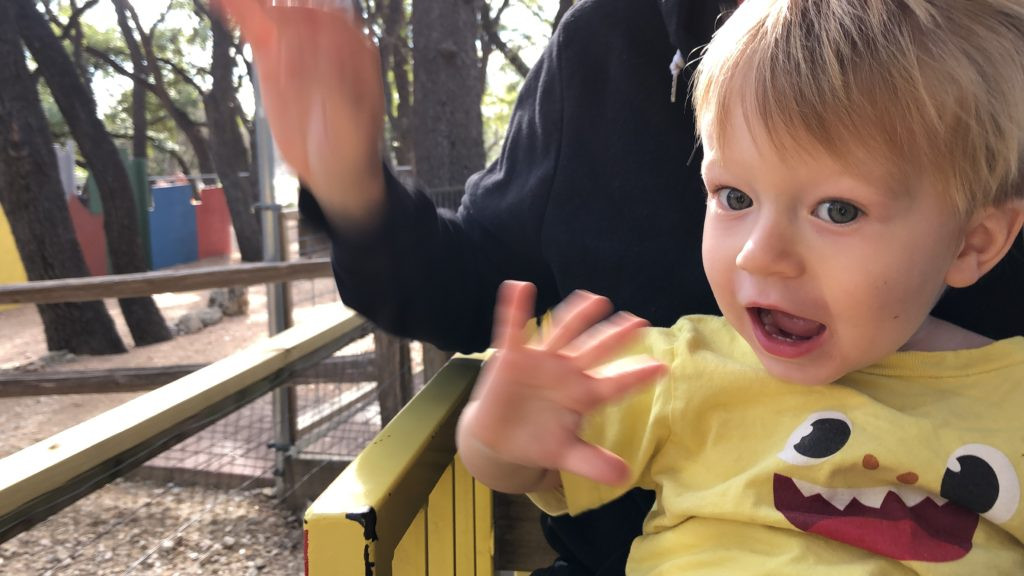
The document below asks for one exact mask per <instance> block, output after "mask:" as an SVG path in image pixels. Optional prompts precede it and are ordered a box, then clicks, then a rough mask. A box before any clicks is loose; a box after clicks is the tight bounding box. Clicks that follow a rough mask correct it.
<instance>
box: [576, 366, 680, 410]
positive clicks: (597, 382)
mask: <svg viewBox="0 0 1024 576" xmlns="http://www.w3.org/2000/svg"><path fill="white" fill-rule="evenodd" d="M666 371H668V366H666V365H665V364H663V363H661V362H658V361H657V360H655V359H654V358H650V357H634V358H627V359H625V360H623V361H621V362H616V363H615V364H613V365H610V366H607V367H603V368H602V369H601V370H600V374H599V375H597V376H596V377H594V384H593V386H592V389H593V391H594V401H595V402H596V404H595V405H594V406H590V407H587V408H586V410H587V411H589V410H593V409H594V408H595V407H596V406H597V405H599V404H607V403H608V402H614V401H615V400H617V399H618V398H620V397H622V396H624V395H626V394H628V393H630V392H632V391H634V390H638V389H640V388H644V387H646V386H649V385H650V384H652V383H653V382H654V381H655V380H657V379H658V378H660V377H661V376H663V375H664V374H665V372H666Z"/></svg>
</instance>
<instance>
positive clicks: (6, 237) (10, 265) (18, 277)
mask: <svg viewBox="0 0 1024 576" xmlns="http://www.w3.org/2000/svg"><path fill="white" fill-rule="evenodd" d="M26 280H28V276H27V275H26V274H25V265H24V264H23V263H22V261H21V255H20V254H19V253H18V246H17V245H16V244H15V243H14V234H13V233H12V232H11V223H10V222H8V221H7V215H6V214H4V211H3V210H2V209H0V284H16V283H21V282H25V281H26ZM8 308H14V305H0V311H2V310H7V309H8Z"/></svg>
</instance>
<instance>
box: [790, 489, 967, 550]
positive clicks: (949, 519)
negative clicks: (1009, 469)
mask: <svg viewBox="0 0 1024 576" xmlns="http://www.w3.org/2000/svg"><path fill="white" fill-rule="evenodd" d="M774 485H775V486H774V489H775V508H776V509H777V510H778V511H779V512H781V513H782V514H783V515H784V516H785V517H786V519H787V520H789V522H790V523H791V524H793V526H796V527H797V528H799V529H801V530H803V531H805V532H811V533H814V534H820V535H822V536H825V537H827V538H831V539H832V540H836V541H839V542H843V543H846V544H850V545H852V546H856V547H858V548H863V549H865V550H868V551H871V552H874V553H876V554H881V555H884V556H887V557H889V558H893V559H895V560H917V561H923V562H951V561H953V560H958V559H960V558H963V557H964V556H965V555H966V554H967V553H968V552H970V551H971V546H972V540H973V538H974V531H975V529H976V528H977V527H978V515H977V514H975V513H974V512H971V511H969V510H967V509H965V508H962V507H960V506H957V505H956V504H953V503H952V502H948V501H942V502H941V503H940V502H937V501H936V500H935V499H934V498H933V497H930V496H926V495H925V494H924V492H922V491H920V490H917V489H915V488H909V487H907V488H903V487H893V488H891V489H887V488H866V489H863V490H829V489H826V488H820V487H817V486H814V485H812V484H808V483H804V482H800V484H799V485H798V484H797V481H795V480H793V479H792V478H789V477H786V476H783V475H781V474H776V475H775V482H774ZM833 501H837V502H838V505H837V504H835V503H833Z"/></svg>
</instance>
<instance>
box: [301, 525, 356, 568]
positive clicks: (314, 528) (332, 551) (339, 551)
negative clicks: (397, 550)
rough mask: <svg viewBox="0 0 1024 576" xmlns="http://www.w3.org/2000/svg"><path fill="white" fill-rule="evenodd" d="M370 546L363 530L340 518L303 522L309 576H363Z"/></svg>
mask: <svg viewBox="0 0 1024 576" xmlns="http://www.w3.org/2000/svg"><path fill="white" fill-rule="evenodd" d="M371 546H372V544H371V543H370V542H367V541H366V540H365V539H364V538H363V527H362V526H361V525H360V524H359V523H357V522H355V521H352V520H348V519H346V518H344V517H341V516H331V517H325V516H317V517H313V518H307V519H306V562H307V563H308V567H309V568H308V572H307V574H308V575H309V576H325V575H330V576H366V561H365V560H366V558H367V556H368V555H369V556H370V557H371V558H372V554H373V549H372V547H371Z"/></svg>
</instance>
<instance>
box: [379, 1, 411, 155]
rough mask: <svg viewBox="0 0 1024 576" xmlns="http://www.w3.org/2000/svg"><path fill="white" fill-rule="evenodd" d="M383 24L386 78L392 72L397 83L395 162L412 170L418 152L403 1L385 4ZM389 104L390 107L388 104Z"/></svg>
mask: <svg viewBox="0 0 1024 576" xmlns="http://www.w3.org/2000/svg"><path fill="white" fill-rule="evenodd" d="M386 1H387V5H386V6H385V7H384V18H383V20H384V22H383V27H382V32H381V64H382V66H383V67H384V72H385V77H387V69H388V68H390V72H391V77H392V79H393V81H394V89H393V90H391V91H388V95H389V96H391V95H392V94H393V96H392V97H393V98H394V99H395V102H394V104H393V105H389V110H388V117H389V118H390V119H391V130H392V132H393V133H394V142H395V144H394V145H393V146H392V148H393V150H394V154H395V161H396V162H397V163H398V165H399V166H411V165H412V164H413V163H414V158H415V152H414V150H413V141H412V134H411V128H410V124H411V122H412V87H411V86H410V78H409V73H410V70H409V45H408V41H407V39H408V31H407V30H408V26H407V25H406V15H405V3H404V2H403V1H402V0H386ZM389 104H391V103H390V102H389Z"/></svg>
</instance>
